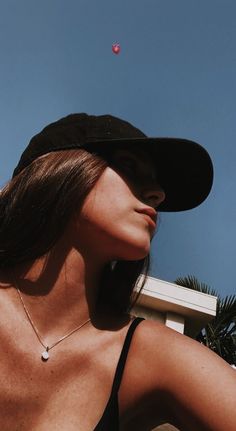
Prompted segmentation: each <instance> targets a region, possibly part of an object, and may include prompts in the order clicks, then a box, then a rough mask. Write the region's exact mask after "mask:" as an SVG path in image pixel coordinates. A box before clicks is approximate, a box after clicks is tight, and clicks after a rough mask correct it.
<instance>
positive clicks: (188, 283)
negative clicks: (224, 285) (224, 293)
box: [174, 275, 219, 297]
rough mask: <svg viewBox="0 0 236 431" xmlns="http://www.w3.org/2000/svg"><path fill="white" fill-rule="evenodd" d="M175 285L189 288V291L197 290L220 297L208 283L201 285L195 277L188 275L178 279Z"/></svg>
mask: <svg viewBox="0 0 236 431" xmlns="http://www.w3.org/2000/svg"><path fill="white" fill-rule="evenodd" d="M174 283H175V284H178V285H179V286H183V287H187V288H188V289H192V290H196V291H198V292H202V293H206V294H207V295H213V296H217V297H218V296H219V295H218V293H217V292H216V290H215V289H212V288H211V287H210V286H208V285H207V284H206V283H201V282H200V281H199V280H198V279H197V278H196V277H195V276H194V275H187V276H186V277H178V278H177V279H176V280H175V281H174Z"/></svg>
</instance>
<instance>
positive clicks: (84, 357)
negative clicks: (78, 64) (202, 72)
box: [0, 114, 236, 431]
mask: <svg viewBox="0 0 236 431" xmlns="http://www.w3.org/2000/svg"><path fill="white" fill-rule="evenodd" d="M212 177H213V171H212V164H211V160H210V157H209V155H208V153H207V152H206V151H205V150H204V149H203V148H202V147H201V146H199V145H198V144H196V143H194V142H191V141H186V140H182V139H171V138H170V139H168V138H159V139H158V138H147V137H146V136H145V135H144V134H143V133H142V132H141V131H140V130H138V129H136V128H135V127H133V126H132V125H131V124H129V123H127V122H125V121H123V120H121V119H119V118H115V117H112V116H98V117H96V116H88V115H86V114H73V115H70V116H68V117H66V118H64V119H61V120H59V121H58V122H56V123H53V124H51V125H49V126H47V127H46V128H45V129H43V131H42V132H41V133H39V134H38V135H36V136H35V137H33V138H32V140H31V142H30V144H29V146H28V147H27V148H26V150H25V151H24V153H23V154H22V157H21V159H20V161H19V163H18V166H17V167H16V169H15V171H14V174H13V178H12V180H11V181H9V183H8V184H7V185H6V186H5V187H4V189H3V190H2V192H1V198H0V217H1V219H0V220H1V223H0V268H1V278H0V281H1V289H0V304H1V323H2V324H1V326H0V339H1V344H0V349H1V365H0V380H1V393H0V406H1V409H0V411H1V413H0V429H1V430H3V431H26V430H27V431H29V430H34V431H45V430H46V429H47V430H66V431H91V430H94V431H95V430H96V431H118V430H121V431H127V430H129V431H132V430H135V431H139V430H140V431H145V430H151V429H152V428H154V427H155V426H157V425H159V424H160V423H163V422H170V423H172V424H173V425H175V426H177V427H179V428H180V429H181V430H188V431H200V430H201V431H226V430H227V431H233V430H234V431H235V429H236V413H235V409H234V404H235V401H234V400H235V398H236V375H235V371H234V370H232V369H231V367H230V366H229V365H228V364H227V363H225V362H224V361H223V360H222V359H221V358H219V357H218V356H216V355H215V354H214V353H213V352H211V351H210V350H209V349H207V348H206V347H205V346H202V345H200V344H199V343H197V342H195V341H193V340H192V339H190V338H188V337H186V336H184V335H180V334H178V333H177V332H175V331H173V330H171V329H169V328H167V327H165V326H164V325H162V324H160V323H158V322H155V321H151V320H150V321H149V320H144V319H141V318H136V319H134V318H133V316H132V315H131V314H130V313H129V312H130V310H131V308H132V304H133V303H134V302H135V301H136V299H137V297H135V295H134V293H133V290H134V287H135V283H136V281H137V279H138V277H139V275H140V274H141V273H144V274H147V271H148V254H149V249H150V241H151V239H152V237H153V235H154V233H155V227H156V224H157V210H159V211H181V210H186V209H190V208H193V207H195V206H197V205H199V204H200V203H201V202H202V201H203V200H204V199H205V198H206V197H207V195H208V194H209V192H210V189H211V185H212Z"/></svg>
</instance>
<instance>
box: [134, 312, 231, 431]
mask: <svg viewBox="0 0 236 431" xmlns="http://www.w3.org/2000/svg"><path fill="white" fill-rule="evenodd" d="M139 326H140V327H139V329H138V331H137V334H136V335H137V337H136V343H137V346H139V347H137V348H138V349H139V352H140V355H141V357H142V362H143V364H145V367H144V369H143V377H145V381H146V384H147V388H146V390H148V391H150V393H152V394H154V395H153V396H154V398H155V397H156V400H158V393H160V391H161V392H162V393H163V394H166V396H165V406H164V408H165V413H166V417H167V420H168V421H169V422H170V423H172V424H174V425H176V426H177V427H179V428H180V429H181V430H188V431H191V430H192V431H195V430H196V431H199V430H201V431H213V430H214V431H225V430H226V429H227V431H231V430H232V431H233V430H234V431H235V429H236V413H235V407H234V403H235V399H236V371H235V370H233V369H232V367H230V365H229V364H227V363H226V362H225V361H224V360H223V359H221V358H220V357H219V356H217V355H216V354H215V353H213V352H212V351H211V350H210V349H208V348H207V347H205V346H203V345H201V344H200V343H199V342H197V341H195V340H193V339H191V338H189V337H187V336H185V335H182V334H179V333H178V332H176V331H174V330H172V329H170V328H168V327H166V326H165V325H163V324H161V323H159V322H155V321H152V320H145V321H143V322H142V324H141V325H139Z"/></svg>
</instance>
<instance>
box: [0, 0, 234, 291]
mask: <svg viewBox="0 0 236 431" xmlns="http://www.w3.org/2000/svg"><path fill="white" fill-rule="evenodd" d="M235 16H236V2H235V1H234V0H221V1H219V0H179V1H176V0H162V1H160V0H142V1H141V0H136V1H134V0H122V1H113V0H99V1H98V0H41V1H40V2H38V1H37V2H36V1H35V0H21V1H19V0H1V2H0V56H1V57H0V130H1V153H2V157H1V165H0V166H1V169H0V186H1V187H2V186H3V185H4V183H5V182H6V181H7V180H8V179H9V178H10V177H11V173H12V170H13V168H14V166H15V165H16V163H17V161H18V158H19V156H20V154H21V152H22V150H23V149H24V148H25V146H26V144H27V143H28V141H29V139H30V138H31V136H32V135H34V134H35V133H37V132H38V131H39V130H40V129H41V128H42V127H44V126H45V125H46V124H48V123H50V122H52V121H54V120H56V119H58V118H60V117H62V116H64V115H67V114H69V113H72V112H87V113H91V114H93V113H94V114H104V113H111V114H113V115H116V116H120V117H121V118H124V119H126V120H128V121H131V122H133V123H134V124H135V125H136V126H137V127H139V128H141V129H142V130H143V131H144V132H145V133H146V134H147V135H149V136H176V137H184V138H189V139H193V140H196V141H197V142H199V143H201V144H202V145H203V146H205V148H206V149H207V150H208V151H209V153H210V154H211V156H212V159H213V163H214V166H215V181H214V186H213V189H212V193H211V195H210V196H209V198H208V199H207V200H206V201H205V202H204V204H202V205H201V206H200V207H199V208H196V209H194V210H191V211H186V212H182V213H172V214H166V213H162V214H161V223H160V227H159V231H158V234H157V235H156V237H155V239H154V241H153V244H152V256H153V259H152V270H151V275H153V276H156V277H159V278H162V279H164V280H168V281H173V280H175V278H176V277H178V276H185V275H189V274H191V275H195V276H196V277H197V278H198V279H199V280H200V281H203V282H206V283H208V284H209V285H211V286H212V287H214V288H215V289H216V290H218V292H219V293H220V294H221V295H222V296H224V295H227V294H234V293H235V280H236V264H235V259H236V257H235V248H236V247H235V243H236V229H235V220H236V195H235V184H236V170H235V159H236V121H235V111H236V49H235V41H236V24H235ZM115 41H117V42H119V43H120V44H121V52H120V54H119V55H114V54H113V53H112V51H111V46H112V43H113V42H115ZM179 192H180V193H181V190H180V191H179Z"/></svg>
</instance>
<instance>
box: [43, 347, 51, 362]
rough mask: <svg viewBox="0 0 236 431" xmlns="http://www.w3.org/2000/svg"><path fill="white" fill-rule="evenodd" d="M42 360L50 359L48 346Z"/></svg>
mask: <svg viewBox="0 0 236 431" xmlns="http://www.w3.org/2000/svg"><path fill="white" fill-rule="evenodd" d="M41 358H42V361H47V360H48V359H49V353H48V347H47V348H46V350H45V351H44V352H43V353H42V356H41Z"/></svg>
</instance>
